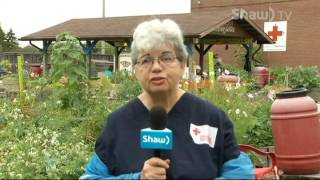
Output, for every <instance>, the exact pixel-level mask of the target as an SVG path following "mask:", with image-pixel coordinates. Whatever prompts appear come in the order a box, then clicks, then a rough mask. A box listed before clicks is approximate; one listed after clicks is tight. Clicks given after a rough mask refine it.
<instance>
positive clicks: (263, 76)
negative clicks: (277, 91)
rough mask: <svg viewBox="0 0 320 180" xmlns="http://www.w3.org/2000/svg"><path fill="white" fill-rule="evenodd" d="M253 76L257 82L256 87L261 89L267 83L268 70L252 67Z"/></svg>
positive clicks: (262, 67) (261, 67)
mask: <svg viewBox="0 0 320 180" xmlns="http://www.w3.org/2000/svg"><path fill="white" fill-rule="evenodd" d="M254 74H255V76H256V78H257V80H258V86H259V87H260V88H263V87H264V86H265V85H267V84H268V81H269V68H267V67H264V66H256V67H254Z"/></svg>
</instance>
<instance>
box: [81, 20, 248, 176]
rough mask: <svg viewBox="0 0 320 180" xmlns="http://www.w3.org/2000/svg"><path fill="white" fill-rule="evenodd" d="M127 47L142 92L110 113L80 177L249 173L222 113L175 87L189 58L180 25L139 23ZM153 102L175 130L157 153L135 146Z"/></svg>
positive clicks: (229, 125) (167, 21)
mask: <svg viewBox="0 0 320 180" xmlns="http://www.w3.org/2000/svg"><path fill="white" fill-rule="evenodd" d="M131 51H132V61H133V64H135V65H134V70H135V75H136V77H137V79H138V80H139V82H140V84H141V86H142V89H143V92H142V94H140V95H139V96H138V97H137V98H135V99H133V100H132V101H130V102H129V103H127V104H126V105H124V106H123V107H121V108H120V109H118V110H116V111H115V112H113V113H112V114H111V115H110V116H109V118H108V121H107V125H106V127H105V129H104V130H103V133H102V135H101V136H100V137H99V139H98V140H97V143H96V147H95V153H94V155H93V158H92V159H91V161H90V163H89V165H88V167H87V170H86V174H85V175H84V176H82V177H81V179H94V178H110V179H166V178H170V179H171V178H201V179H214V178H216V177H221V176H223V177H226V178H231V177H236V178H253V176H252V164H251V161H250V160H248V157H247V156H245V155H244V154H241V155H240V151H239V148H238V145H237V142H236V139H235V136H234V132H233V126H232V123H231V121H230V120H229V119H228V117H227V116H226V114H225V113H224V112H223V111H221V110H220V109H218V108H217V107H215V106H214V105H212V104H210V103H209V102H207V101H204V100H202V99H200V98H198V97H196V96H194V95H192V94H190V93H187V92H185V91H183V90H182V89H180V88H178V83H179V80H180V79H181V78H182V76H183V73H184V70H185V66H186V60H187V52H186V48H185V46H184V44H183V35H182V32H181V30H180V28H179V26H178V25H177V24H176V23H175V22H173V21H172V20H169V19H166V20H162V21H161V20H159V19H154V20H151V21H146V22H143V23H141V24H139V25H138V27H137V28H136V30H135V32H134V34H133V42H132V46H131ZM156 105H160V106H163V107H164V108H165V109H166V111H167V113H168V122H167V128H168V129H170V130H172V132H173V134H174V145H173V149H172V150H171V151H164V152H162V154H161V158H157V157H153V151H152V150H145V149H141V148H140V147H139V142H140V139H139V138H140V130H141V129H144V128H147V127H150V125H149V110H150V109H151V108H152V107H154V106H156ZM203 137H206V138H203Z"/></svg>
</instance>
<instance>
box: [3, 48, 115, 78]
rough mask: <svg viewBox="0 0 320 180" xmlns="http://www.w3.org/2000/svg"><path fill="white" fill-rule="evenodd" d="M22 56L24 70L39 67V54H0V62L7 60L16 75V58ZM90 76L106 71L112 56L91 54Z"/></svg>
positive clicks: (111, 63)
mask: <svg viewBox="0 0 320 180" xmlns="http://www.w3.org/2000/svg"><path fill="white" fill-rule="evenodd" d="M19 55H22V56H23V58H24V62H25V64H24V66H25V68H26V69H28V70H30V68H31V66H40V64H41V63H42V57H43V55H42V53H41V52H0V62H1V61H3V60H8V61H9V62H10V63H11V64H12V67H11V69H10V71H11V72H12V73H14V74H15V73H17V69H18V68H17V67H18V63H17V56H19ZM50 62H51V61H50V56H49V58H48V64H50ZM91 62H92V63H91V64H92V66H91V72H92V74H91V76H93V77H96V76H97V73H98V72H103V71H105V70H106V69H107V67H108V66H109V65H113V62H114V56H112V55H104V54H93V55H92V56H91Z"/></svg>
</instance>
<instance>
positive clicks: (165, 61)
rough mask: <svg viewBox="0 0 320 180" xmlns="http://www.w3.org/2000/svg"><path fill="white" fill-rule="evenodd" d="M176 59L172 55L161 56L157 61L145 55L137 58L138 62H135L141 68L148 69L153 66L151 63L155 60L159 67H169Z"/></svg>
mask: <svg viewBox="0 0 320 180" xmlns="http://www.w3.org/2000/svg"><path fill="white" fill-rule="evenodd" d="M176 58H177V57H176V56H174V55H173V54H172V53H165V54H162V55H161V56H159V57H158V58H157V59H156V58H153V57H152V56H150V55H145V56H142V57H141V58H139V61H138V62H137V64H138V65H139V66H143V67H150V66H151V65H152V64H153V61H155V60H157V61H158V63H159V64H161V65H169V64H171V63H173V62H174V60H175V59H176Z"/></svg>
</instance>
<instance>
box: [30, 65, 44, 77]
mask: <svg viewBox="0 0 320 180" xmlns="http://www.w3.org/2000/svg"><path fill="white" fill-rule="evenodd" d="M31 72H33V73H34V74H38V75H39V76H41V75H42V69H41V67H40V66H32V67H31Z"/></svg>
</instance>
